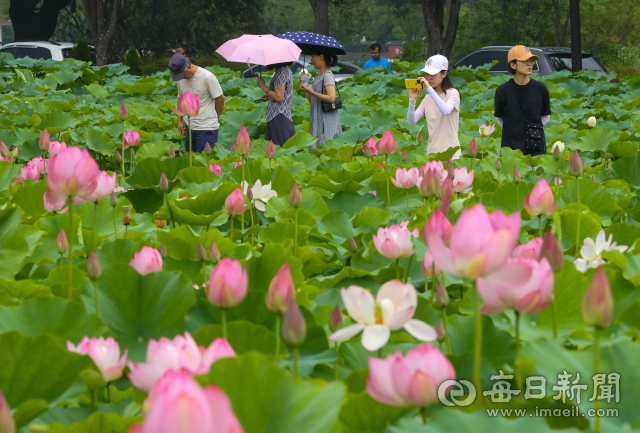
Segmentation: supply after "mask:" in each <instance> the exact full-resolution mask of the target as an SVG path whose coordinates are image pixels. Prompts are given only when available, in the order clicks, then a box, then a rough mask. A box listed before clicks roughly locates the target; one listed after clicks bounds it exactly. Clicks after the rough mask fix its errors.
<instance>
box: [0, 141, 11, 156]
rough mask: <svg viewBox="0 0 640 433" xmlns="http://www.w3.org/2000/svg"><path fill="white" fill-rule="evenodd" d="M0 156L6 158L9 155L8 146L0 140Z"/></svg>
mask: <svg viewBox="0 0 640 433" xmlns="http://www.w3.org/2000/svg"><path fill="white" fill-rule="evenodd" d="M0 156H1V157H3V158H6V157H7V156H9V148H8V147H7V145H6V144H4V143H3V142H2V140H0Z"/></svg>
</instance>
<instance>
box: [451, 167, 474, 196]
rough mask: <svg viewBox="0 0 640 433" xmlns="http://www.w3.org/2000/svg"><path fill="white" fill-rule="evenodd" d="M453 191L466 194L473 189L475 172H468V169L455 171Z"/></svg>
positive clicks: (455, 169)
mask: <svg viewBox="0 0 640 433" xmlns="http://www.w3.org/2000/svg"><path fill="white" fill-rule="evenodd" d="M453 173H454V176H453V190H454V191H455V192H457V193H462V194H466V193H468V192H469V191H471V190H472V189H473V186H472V185H473V170H471V171H470V172H467V167H462V168H454V169H453Z"/></svg>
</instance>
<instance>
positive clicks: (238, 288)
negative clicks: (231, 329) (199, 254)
mask: <svg viewBox="0 0 640 433" xmlns="http://www.w3.org/2000/svg"><path fill="white" fill-rule="evenodd" d="M248 289H249V282H248V279H247V270H246V269H242V266H241V265H240V262H239V261H238V260H231V259H229V258H224V259H222V261H221V262H220V263H218V265H217V266H216V267H215V269H214V270H213V272H211V276H210V277H209V281H208V282H207V298H208V299H209V301H210V302H211V303H212V304H213V305H217V306H218V307H220V308H231V307H235V306H236V305H238V304H240V303H241V302H242V301H244V298H246V297H247V291H248Z"/></svg>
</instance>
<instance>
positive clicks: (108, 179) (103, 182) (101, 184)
mask: <svg viewBox="0 0 640 433" xmlns="http://www.w3.org/2000/svg"><path fill="white" fill-rule="evenodd" d="M115 188H116V174H115V173H113V174H112V175H109V173H107V172H106V171H101V172H100V174H99V176H98V185H97V186H96V189H94V190H93V191H92V192H91V193H89V194H88V195H86V196H81V195H77V196H75V197H74V199H73V204H75V205H80V204H84V203H89V202H99V201H100V200H103V199H105V198H107V197H109V196H110V195H111V193H112V192H113V190H114V189H115Z"/></svg>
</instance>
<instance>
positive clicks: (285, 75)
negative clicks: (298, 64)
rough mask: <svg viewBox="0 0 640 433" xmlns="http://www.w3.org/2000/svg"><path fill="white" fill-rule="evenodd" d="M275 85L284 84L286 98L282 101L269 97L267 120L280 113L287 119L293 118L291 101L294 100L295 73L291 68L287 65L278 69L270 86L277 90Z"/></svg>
mask: <svg viewBox="0 0 640 433" xmlns="http://www.w3.org/2000/svg"><path fill="white" fill-rule="evenodd" d="M275 86H284V98H282V101H280V102H276V101H274V100H273V99H271V98H269V105H268V106H267V122H270V121H271V120H273V118H274V117H276V116H277V115H278V114H283V115H284V116H285V117H286V118H287V119H289V120H293V119H291V103H292V102H293V75H292V74H291V69H289V68H288V67H286V66H285V67H282V68H278V69H276V71H275V72H274V74H273V77H272V78H271V85H270V86H269V88H270V89H271V90H275Z"/></svg>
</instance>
